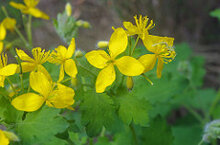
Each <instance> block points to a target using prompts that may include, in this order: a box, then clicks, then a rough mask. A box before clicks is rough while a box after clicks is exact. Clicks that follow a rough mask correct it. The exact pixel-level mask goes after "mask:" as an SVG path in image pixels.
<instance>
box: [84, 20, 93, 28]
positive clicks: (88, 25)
mask: <svg viewBox="0 0 220 145" xmlns="http://www.w3.org/2000/svg"><path fill="white" fill-rule="evenodd" d="M82 26H83V28H91V25H90V23H89V22H87V21H84V23H83V25H82Z"/></svg>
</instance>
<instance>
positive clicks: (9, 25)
mask: <svg viewBox="0 0 220 145" xmlns="http://www.w3.org/2000/svg"><path fill="white" fill-rule="evenodd" d="M2 24H3V25H4V27H5V28H6V29H8V30H10V31H14V28H15V25H16V20H15V19H14V18H9V17H7V18H5V19H4V20H3V21H2Z"/></svg>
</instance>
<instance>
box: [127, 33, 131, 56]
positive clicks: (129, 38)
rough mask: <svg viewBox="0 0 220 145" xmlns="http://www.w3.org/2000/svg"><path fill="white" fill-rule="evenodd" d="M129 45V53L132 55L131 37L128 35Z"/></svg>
mask: <svg viewBox="0 0 220 145" xmlns="http://www.w3.org/2000/svg"><path fill="white" fill-rule="evenodd" d="M128 46H129V51H128V55H129V56H131V37H128Z"/></svg>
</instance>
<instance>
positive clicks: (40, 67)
mask: <svg viewBox="0 0 220 145" xmlns="http://www.w3.org/2000/svg"><path fill="white" fill-rule="evenodd" d="M37 71H40V72H42V73H43V74H44V75H45V76H46V77H47V78H48V80H49V81H50V82H52V78H51V76H50V74H49V72H48V71H47V70H46V69H45V68H44V66H43V65H38V66H37Z"/></svg>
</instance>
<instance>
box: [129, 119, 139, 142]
mask: <svg viewBox="0 0 220 145" xmlns="http://www.w3.org/2000/svg"><path fill="white" fill-rule="evenodd" d="M129 127H130V130H131V133H132V136H133V140H134V145H138V141H137V135H136V132H135V129H134V127H133V125H132V123H131V124H130V125H129Z"/></svg>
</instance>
